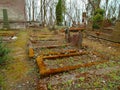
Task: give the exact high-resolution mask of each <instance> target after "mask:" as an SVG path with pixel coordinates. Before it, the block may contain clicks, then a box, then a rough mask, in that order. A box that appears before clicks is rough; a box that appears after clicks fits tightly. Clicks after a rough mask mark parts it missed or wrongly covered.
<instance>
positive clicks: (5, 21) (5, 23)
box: [3, 9, 10, 29]
mask: <svg viewBox="0 0 120 90" xmlns="http://www.w3.org/2000/svg"><path fill="white" fill-rule="evenodd" d="M9 28H10V25H9V21H8V13H7V9H3V29H9Z"/></svg>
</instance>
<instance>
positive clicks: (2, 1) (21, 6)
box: [0, 0, 26, 27]
mask: <svg viewBox="0 0 120 90" xmlns="http://www.w3.org/2000/svg"><path fill="white" fill-rule="evenodd" d="M3 9H7V12H8V19H9V21H17V22H19V23H20V22H21V21H22V22H23V21H26V15H25V0H0V21H3ZM19 23H18V24H17V25H19ZM1 25H2V23H1ZM10 25H11V26H12V27H14V23H12V24H10ZM15 25H16V23H15ZM20 25H21V23H20ZM24 25H25V24H24ZM0 27H1V26H0ZM15 27H17V26H15ZM18 27H19V26H18Z"/></svg>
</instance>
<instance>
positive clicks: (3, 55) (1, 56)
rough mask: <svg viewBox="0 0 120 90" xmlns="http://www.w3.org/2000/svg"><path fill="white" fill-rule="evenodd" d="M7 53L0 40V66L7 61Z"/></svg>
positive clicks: (7, 50)
mask: <svg viewBox="0 0 120 90" xmlns="http://www.w3.org/2000/svg"><path fill="white" fill-rule="evenodd" d="M9 52H10V50H9V49H8V48H7V47H6V45H5V44H4V43H3V42H2V39H0V64H2V63H5V61H6V60H7V59H8V53H9Z"/></svg>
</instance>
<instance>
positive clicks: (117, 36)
mask: <svg viewBox="0 0 120 90" xmlns="http://www.w3.org/2000/svg"><path fill="white" fill-rule="evenodd" d="M111 39H112V40H114V41H115V42H120V21H117V22H116V24H115V29H114V31H113V33H112V37H111Z"/></svg>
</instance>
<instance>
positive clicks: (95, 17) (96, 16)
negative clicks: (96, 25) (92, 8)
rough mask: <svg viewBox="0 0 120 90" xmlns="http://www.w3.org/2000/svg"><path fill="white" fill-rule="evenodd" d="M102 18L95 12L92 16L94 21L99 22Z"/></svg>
mask: <svg viewBox="0 0 120 90" xmlns="http://www.w3.org/2000/svg"><path fill="white" fill-rule="evenodd" d="M102 20H103V16H102V15H100V14H96V15H95V16H94V17H93V21H94V22H100V21H102Z"/></svg>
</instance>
